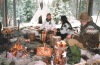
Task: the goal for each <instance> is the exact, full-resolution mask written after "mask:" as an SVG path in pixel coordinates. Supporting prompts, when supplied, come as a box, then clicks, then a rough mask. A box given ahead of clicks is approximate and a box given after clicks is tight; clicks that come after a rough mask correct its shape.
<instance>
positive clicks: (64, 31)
mask: <svg viewBox="0 0 100 65" xmlns="http://www.w3.org/2000/svg"><path fill="white" fill-rule="evenodd" d="M61 22H62V25H61V28H60V29H58V30H57V33H56V35H57V36H61V39H62V40H64V39H65V38H66V36H67V35H68V34H73V33H74V32H73V31H72V26H71V24H70V23H69V21H68V20H67V17H66V16H65V15H63V16H61Z"/></svg>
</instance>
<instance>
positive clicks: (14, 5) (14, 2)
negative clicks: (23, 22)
mask: <svg viewBox="0 0 100 65" xmlns="http://www.w3.org/2000/svg"><path fill="white" fill-rule="evenodd" d="M13 10H14V26H16V0H13Z"/></svg>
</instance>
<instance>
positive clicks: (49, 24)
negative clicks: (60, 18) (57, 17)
mask: <svg viewBox="0 0 100 65" xmlns="http://www.w3.org/2000/svg"><path fill="white" fill-rule="evenodd" d="M40 29H46V31H50V30H52V31H53V30H54V29H56V24H55V22H54V21H53V20H52V18H51V14H50V13H48V14H47V16H46V20H45V21H44V22H43V24H42V26H41V28H40Z"/></svg>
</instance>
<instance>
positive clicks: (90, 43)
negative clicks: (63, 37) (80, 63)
mask: <svg viewBox="0 0 100 65" xmlns="http://www.w3.org/2000/svg"><path fill="white" fill-rule="evenodd" d="M74 39H76V40H78V41H79V42H81V43H83V45H84V47H85V48H95V47H97V46H98V44H99V28H98V26H97V25H96V24H95V23H94V22H92V21H91V22H88V23H87V24H86V25H85V26H81V32H80V35H79V36H74Z"/></svg>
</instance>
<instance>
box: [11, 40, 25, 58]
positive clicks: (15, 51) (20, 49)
mask: <svg viewBox="0 0 100 65" xmlns="http://www.w3.org/2000/svg"><path fill="white" fill-rule="evenodd" d="M10 51H11V53H12V55H13V56H15V57H16V56H17V55H18V53H20V57H22V56H27V51H26V50H25V49H24V48H23V46H22V45H21V43H20V42H16V43H15V44H14V45H13V46H12V47H11V49H10Z"/></svg>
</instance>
